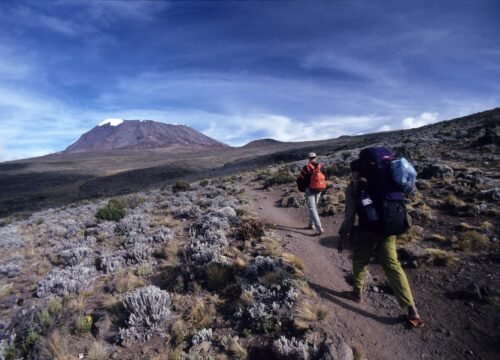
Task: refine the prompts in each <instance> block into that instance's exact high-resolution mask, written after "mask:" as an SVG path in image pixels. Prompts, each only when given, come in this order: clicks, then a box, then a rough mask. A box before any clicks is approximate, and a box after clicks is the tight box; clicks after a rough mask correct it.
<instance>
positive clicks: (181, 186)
mask: <svg viewBox="0 0 500 360" xmlns="http://www.w3.org/2000/svg"><path fill="white" fill-rule="evenodd" d="M172 190H173V191H174V192H181V191H189V190H191V185H190V184H189V183H188V182H187V181H184V180H178V181H176V182H175V184H174V186H172Z"/></svg>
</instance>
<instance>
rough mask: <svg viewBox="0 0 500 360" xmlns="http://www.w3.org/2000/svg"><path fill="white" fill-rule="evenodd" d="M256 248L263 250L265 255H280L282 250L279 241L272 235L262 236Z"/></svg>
mask: <svg viewBox="0 0 500 360" xmlns="http://www.w3.org/2000/svg"><path fill="white" fill-rule="evenodd" d="M256 248H257V249H258V250H259V249H260V250H263V252H264V255H269V256H278V255H279V254H280V252H281V251H280V250H281V249H280V245H279V242H278V241H277V240H276V239H274V238H272V237H270V236H264V237H262V238H261V241H260V244H259V246H257V247H256Z"/></svg>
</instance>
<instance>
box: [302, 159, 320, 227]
mask: <svg viewBox="0 0 500 360" xmlns="http://www.w3.org/2000/svg"><path fill="white" fill-rule="evenodd" d="M300 176H301V177H303V179H304V183H305V184H307V187H306V189H305V196H306V201H307V207H308V208H309V229H313V230H314V229H315V230H316V234H317V235H321V234H322V233H323V232H324V230H323V227H322V226H321V220H320V219H319V215H318V209H317V205H318V202H319V199H320V197H321V192H322V191H324V190H325V189H326V171H325V167H324V166H323V165H322V164H320V163H318V162H317V156H316V154H315V153H313V152H311V153H309V161H308V163H307V164H306V165H305V166H304V167H303V168H302V171H301V172H300Z"/></svg>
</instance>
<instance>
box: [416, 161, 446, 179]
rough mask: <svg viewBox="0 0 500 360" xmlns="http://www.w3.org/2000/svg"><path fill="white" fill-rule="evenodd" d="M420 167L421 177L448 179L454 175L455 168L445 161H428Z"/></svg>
mask: <svg viewBox="0 0 500 360" xmlns="http://www.w3.org/2000/svg"><path fill="white" fill-rule="evenodd" d="M419 167H420V169H419V177H420V178H421V179H432V178H438V179H446V178H452V177H453V176H454V171H453V169H452V168H451V167H450V166H448V165H446V164H443V163H438V162H436V163H427V164H424V165H421V166H419Z"/></svg>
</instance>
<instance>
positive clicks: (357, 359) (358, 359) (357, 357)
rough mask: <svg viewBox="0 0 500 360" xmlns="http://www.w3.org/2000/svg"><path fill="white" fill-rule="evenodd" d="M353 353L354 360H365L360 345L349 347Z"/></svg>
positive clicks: (364, 354)
mask: <svg viewBox="0 0 500 360" xmlns="http://www.w3.org/2000/svg"><path fill="white" fill-rule="evenodd" d="M351 348H352V351H353V353H354V360H367V359H368V357H367V356H366V351H365V349H364V348H363V347H362V346H361V345H360V344H353V345H352V346H351Z"/></svg>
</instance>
